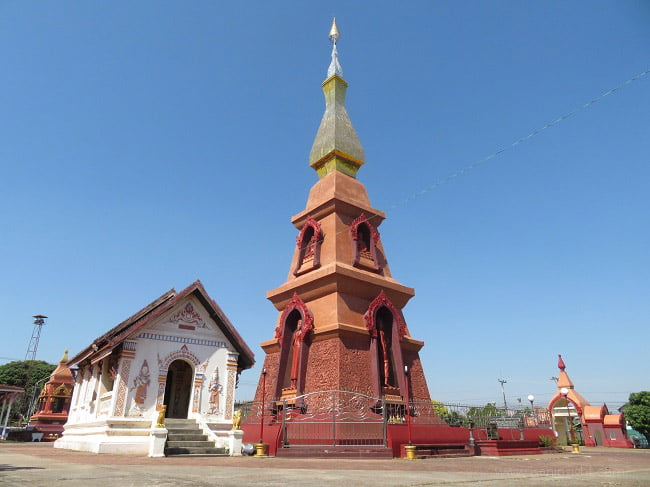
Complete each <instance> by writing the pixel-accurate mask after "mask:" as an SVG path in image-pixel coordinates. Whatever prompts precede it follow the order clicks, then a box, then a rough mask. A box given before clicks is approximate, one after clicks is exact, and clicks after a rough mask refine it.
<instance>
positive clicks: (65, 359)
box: [59, 348, 68, 362]
mask: <svg viewBox="0 0 650 487" xmlns="http://www.w3.org/2000/svg"><path fill="white" fill-rule="evenodd" d="M67 361H68V349H67V348H66V349H65V352H63V357H61V360H59V362H67Z"/></svg>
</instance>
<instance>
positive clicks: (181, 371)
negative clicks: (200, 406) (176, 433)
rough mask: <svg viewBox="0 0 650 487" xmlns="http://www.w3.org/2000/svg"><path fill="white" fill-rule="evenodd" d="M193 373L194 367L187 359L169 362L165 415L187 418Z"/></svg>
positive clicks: (164, 401) (164, 402)
mask: <svg viewBox="0 0 650 487" xmlns="http://www.w3.org/2000/svg"><path fill="white" fill-rule="evenodd" d="M193 375H194V369H193V367H192V366H191V365H190V364H189V363H188V362H186V361H185V360H182V359H177V360H174V361H173V362H172V363H171V364H169V368H168V369H167V380H166V382H165V397H164V400H163V404H164V405H165V406H167V412H166V413H165V417H167V418H183V419H185V418H187V413H188V410H189V405H190V396H191V395H192V377H193Z"/></svg>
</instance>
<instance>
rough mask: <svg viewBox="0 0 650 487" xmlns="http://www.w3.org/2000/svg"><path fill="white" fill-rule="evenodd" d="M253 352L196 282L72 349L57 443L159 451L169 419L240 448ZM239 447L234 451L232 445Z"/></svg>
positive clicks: (98, 448)
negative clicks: (238, 418) (70, 381)
mask: <svg viewBox="0 0 650 487" xmlns="http://www.w3.org/2000/svg"><path fill="white" fill-rule="evenodd" d="M253 363H254V358H253V353H252V352H251V350H250V349H249V348H248V346H247V345H246V343H245V342H244V340H242V338H241V337H240V336H239V334H238V333H237V331H236V330H235V328H234V327H233V325H232V324H231V323H230V321H229V320H228V318H227V317H226V316H225V315H224V313H223V312H222V311H221V309H220V308H219V306H218V305H217V303H216V302H215V301H213V300H212V299H211V298H210V296H208V294H207V292H206V291H205V289H204V288H203V285H202V284H201V282H200V281H196V282H195V283H193V284H192V285H190V286H189V287H188V288H186V289H184V290H183V291H181V292H180V293H177V292H176V291H174V290H173V289H172V290H171V291H169V292H167V293H165V294H163V295H162V296H160V297H159V298H158V299H156V300H155V301H153V302H152V303H150V304H149V305H147V306H145V307H144V308H142V309H141V310H140V311H138V312H137V313H136V314H134V315H133V316H131V317H130V318H128V319H127V320H125V321H124V322H122V323H120V324H119V325H117V326H116V327H114V328H113V329H111V330H109V331H108V332H107V333H106V334H104V335H102V336H101V337H99V338H97V339H96V340H95V341H93V342H92V343H91V344H90V345H89V346H88V347H87V348H85V349H84V350H82V351H81V352H80V353H78V354H77V355H76V356H74V357H73V358H72V359H71V360H70V362H69V363H68V365H69V366H77V367H78V369H79V370H78V373H77V377H76V386H75V389H74V393H73V395H72V405H71V408H70V414H69V417H68V422H67V423H66V425H65V430H64V432H63V436H62V437H61V438H60V439H58V440H57V441H56V442H55V444H54V446H55V447H56V448H68V449H72V450H84V451H92V452H96V453H130V454H141V455H147V454H148V455H150V456H162V455H163V451H164V447H165V440H166V438H167V429H165V428H164V427H159V426H158V425H159V420H161V419H163V418H162V417H159V416H162V414H161V413H160V412H161V410H162V408H163V406H164V407H165V408H166V414H165V417H166V418H176V419H177V420H178V419H189V420H194V421H196V423H197V426H198V428H200V429H201V430H202V432H203V434H205V435H207V437H208V439H209V440H210V441H211V442H212V445H213V446H217V447H227V448H230V452H231V453H236V452H238V451H239V449H238V448H235V443H236V441H237V440H239V441H241V435H239V437H237V435H236V434H235V433H236V432H233V431H232V417H233V405H234V402H235V387H236V384H237V379H238V376H239V374H240V373H241V372H242V371H243V370H245V369H248V368H250V367H252V365H253ZM235 450H236V451H235Z"/></svg>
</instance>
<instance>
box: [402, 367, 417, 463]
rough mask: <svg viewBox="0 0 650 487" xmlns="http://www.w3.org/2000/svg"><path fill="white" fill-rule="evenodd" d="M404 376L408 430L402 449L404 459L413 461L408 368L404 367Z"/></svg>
mask: <svg viewBox="0 0 650 487" xmlns="http://www.w3.org/2000/svg"><path fill="white" fill-rule="evenodd" d="M404 376H405V378H406V381H405V382H406V427H407V430H408V440H409V442H408V444H407V445H406V446H405V447H404V450H405V451H406V458H407V459H408V460H415V445H414V444H413V443H412V442H411V398H410V397H409V367H408V365H405V366H404Z"/></svg>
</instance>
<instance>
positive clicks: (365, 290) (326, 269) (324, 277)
mask: <svg viewBox="0 0 650 487" xmlns="http://www.w3.org/2000/svg"><path fill="white" fill-rule="evenodd" d="M381 289H384V291H385V292H386V294H387V295H388V296H389V298H390V299H391V301H393V303H394V304H395V306H397V307H398V308H400V309H401V308H402V307H404V306H405V305H406V303H407V302H408V301H409V300H410V299H411V298H412V297H413V296H415V290H414V289H413V288H411V287H407V286H404V285H402V284H400V283H399V282H397V281H396V280H394V279H391V278H386V277H382V276H379V275H377V274H374V273H372V272H370V271H366V270H363V269H359V268H357V267H353V266H351V265H348V264H343V263H341V262H335V263H332V264H329V265H326V266H323V267H321V268H319V269H316V270H314V271H311V272H309V273H308V274H304V275H302V276H299V277H298V278H296V279H295V280H292V281H289V282H287V283H285V284H283V285H282V286H280V287H278V288H276V289H274V290H272V291H269V292H268V293H267V294H266V298H267V299H268V300H270V301H271V302H272V303H273V304H274V306H275V307H276V309H278V310H282V309H284V307H285V306H286V305H287V303H288V302H289V300H290V299H291V298H292V296H293V293H294V292H296V293H298V294H299V295H300V296H301V299H303V300H304V301H305V302H308V301H311V300H314V299H317V298H320V297H322V296H326V295H328V294H332V293H335V292H339V293H348V294H351V295H355V296H359V297H363V298H366V299H374V298H375V297H376V296H377V294H379V291H380V290H381Z"/></svg>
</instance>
